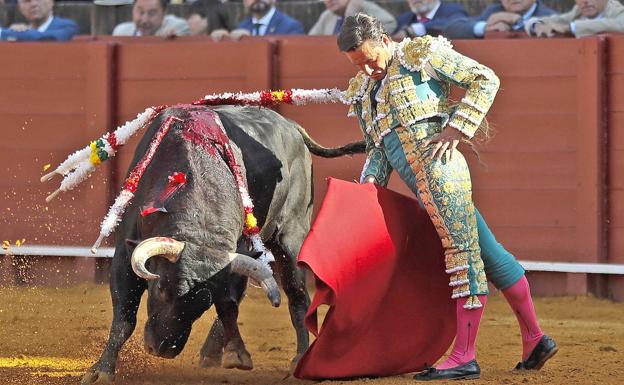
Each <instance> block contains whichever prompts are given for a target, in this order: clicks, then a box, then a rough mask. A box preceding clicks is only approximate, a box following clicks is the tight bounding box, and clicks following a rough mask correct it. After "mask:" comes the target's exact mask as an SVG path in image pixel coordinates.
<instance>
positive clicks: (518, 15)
mask: <svg viewBox="0 0 624 385" xmlns="http://www.w3.org/2000/svg"><path fill="white" fill-rule="evenodd" d="M555 13H556V12H555V11H554V10H553V9H551V8H548V7H546V6H545V5H543V4H542V3H541V2H540V0H501V2H500V3H497V4H492V5H490V6H488V7H487V8H486V9H485V10H484V11H483V12H482V13H481V15H479V16H478V17H467V18H461V19H456V20H453V21H451V22H450V23H449V24H448V25H447V26H446V28H444V31H443V35H444V36H446V37H448V38H454V39H474V38H477V39H478V38H482V37H483V36H485V34H486V33H487V32H510V31H523V30H524V24H525V22H526V21H527V20H529V19H530V18H531V17H542V16H550V15H554V14H555Z"/></svg>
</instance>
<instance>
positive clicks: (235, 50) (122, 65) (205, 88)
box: [115, 38, 274, 186]
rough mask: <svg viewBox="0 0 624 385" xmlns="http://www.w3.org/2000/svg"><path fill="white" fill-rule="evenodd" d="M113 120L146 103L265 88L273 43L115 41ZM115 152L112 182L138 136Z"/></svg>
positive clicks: (125, 165)
mask: <svg viewBox="0 0 624 385" xmlns="http://www.w3.org/2000/svg"><path fill="white" fill-rule="evenodd" d="M116 40H117V41H119V42H120V45H119V49H118V54H117V98H116V100H117V114H116V116H115V120H116V121H117V123H118V124H120V123H123V122H125V121H126V120H128V119H133V118H134V117H135V116H136V114H137V113H139V112H142V111H144V110H145V108H147V107H149V106H152V105H161V104H176V103H190V102H192V101H194V100H197V99H200V98H201V97H203V96H204V95H206V94H210V93H216V92H236V91H255V90H259V89H267V88H270V87H271V82H272V76H273V73H272V69H273V67H272V56H273V49H274V47H273V45H272V44H271V43H270V42H268V41H264V40H257V41H252V40H250V39H247V40H244V41H240V42H224V43H215V42H212V41H211V40H210V39H209V38H206V39H197V38H188V39H177V40H176V41H175V42H174V41H167V40H163V39H145V40H144V39H132V38H128V39H119V38H117V39H116ZM139 137H140V135H137V138H135V139H133V140H132V141H131V142H130V143H129V144H128V146H126V147H124V148H123V149H122V150H121V151H120V156H119V157H118V159H117V164H118V167H117V170H116V171H117V176H116V181H117V182H118V186H119V183H120V182H121V181H122V180H123V178H124V177H125V174H126V170H127V168H128V165H129V163H130V161H131V159H132V154H133V152H134V148H135V147H136V144H137V143H138V138H139Z"/></svg>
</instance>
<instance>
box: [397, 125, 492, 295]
mask: <svg viewBox="0 0 624 385" xmlns="http://www.w3.org/2000/svg"><path fill="white" fill-rule="evenodd" d="M423 126H425V127H423ZM426 126H429V128H426ZM431 126H437V128H436V129H432V128H431ZM440 129H441V128H440V126H439V125H435V124H419V125H416V126H415V127H412V128H410V129H405V128H403V127H401V128H399V129H397V130H396V133H397V135H398V137H399V140H400V142H401V144H402V147H403V152H404V153H405V156H406V159H407V162H408V164H409V165H410V167H411V168H412V171H413V172H414V174H415V175H416V185H417V187H418V192H419V196H420V199H421V201H422V202H423V204H424V207H425V209H426V210H427V213H429V216H430V218H431V221H432V223H433V225H434V227H435V229H436V231H437V233H438V236H439V237H440V240H441V241H442V246H443V248H444V250H445V252H444V253H445V264H446V272H447V273H448V274H450V283H449V285H450V286H452V287H453V295H452V297H453V298H458V297H466V296H470V295H478V294H485V293H487V281H486V277H485V270H484V266H483V261H482V260H481V254H480V249H479V234H478V232H477V222H476V216H475V212H474V205H473V203H472V191H471V190H472V186H471V181H470V173H469V171H468V166H467V164H466V161H465V159H464V158H463V156H461V155H460V154H457V155H458V156H457V157H455V156H454V157H453V159H452V160H443V161H431V160H430V159H429V155H430V151H431V147H429V148H427V149H423V148H422V147H421V143H422V140H419V139H416V138H415V133H417V132H422V131H427V132H428V134H427V137H430V136H431V135H433V134H434V133H435V132H436V131H439V130H440ZM477 302H478V300H477ZM471 304H472V305H471V306H476V302H474V301H471Z"/></svg>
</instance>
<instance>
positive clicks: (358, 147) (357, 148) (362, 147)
mask: <svg viewBox="0 0 624 385" xmlns="http://www.w3.org/2000/svg"><path fill="white" fill-rule="evenodd" d="M295 126H296V127H297V130H299V133H300V134H301V136H302V137H303V142H304V143H305V145H306V147H308V150H310V152H311V153H312V154H314V155H316V156H322V157H323V158H336V157H339V156H343V155H351V154H362V153H364V152H365V151H366V143H365V142H364V141H363V140H361V141H359V142H353V143H349V144H345V145H344V146H341V147H332V148H327V147H323V146H321V145H320V144H318V143H316V142H315V141H314V139H312V138H311V137H310V135H308V133H307V132H306V130H304V129H303V127H301V126H300V125H298V124H295Z"/></svg>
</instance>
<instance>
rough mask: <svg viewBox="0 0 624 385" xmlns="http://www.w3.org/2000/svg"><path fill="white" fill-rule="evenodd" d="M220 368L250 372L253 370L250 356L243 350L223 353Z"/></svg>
mask: <svg viewBox="0 0 624 385" xmlns="http://www.w3.org/2000/svg"><path fill="white" fill-rule="evenodd" d="M221 366H223V367H224V368H225V369H241V370H251V369H253V362H252V361H251V355H250V354H249V352H248V351H247V350H245V349H242V350H239V351H235V350H226V351H225V352H224V353H223V361H222V363H221Z"/></svg>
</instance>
